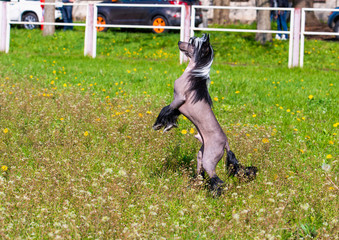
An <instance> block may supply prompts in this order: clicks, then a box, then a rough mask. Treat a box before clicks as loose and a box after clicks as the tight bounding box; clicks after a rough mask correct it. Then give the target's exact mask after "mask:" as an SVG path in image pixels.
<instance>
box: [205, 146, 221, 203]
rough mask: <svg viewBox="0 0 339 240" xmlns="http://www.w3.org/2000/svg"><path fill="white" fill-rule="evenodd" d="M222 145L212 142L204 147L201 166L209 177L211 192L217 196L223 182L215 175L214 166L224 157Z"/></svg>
mask: <svg viewBox="0 0 339 240" xmlns="http://www.w3.org/2000/svg"><path fill="white" fill-rule="evenodd" d="M224 146H225V145H224V144H223V142H222V141H216V140H215V141H214V142H212V143H206V144H205V145H204V154H203V157H202V166H203V168H204V170H205V171H206V173H207V174H208V176H209V177H210V187H211V191H212V192H214V194H216V195H217V196H219V195H220V194H221V192H222V190H223V184H224V182H223V181H222V180H221V179H220V178H219V177H218V175H217V173H216V166H217V164H218V162H219V161H220V159H221V158H222V156H223V155H224Z"/></svg>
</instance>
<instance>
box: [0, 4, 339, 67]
mask: <svg viewBox="0 0 339 240" xmlns="http://www.w3.org/2000/svg"><path fill="white" fill-rule="evenodd" d="M9 4H11V5H14V4H29V5H37V6H41V5H54V6H55V7H56V8H61V7H62V6H87V15H86V23H62V22H25V21H11V20H10V19H9V15H8V10H9V7H8V6H9ZM100 6H107V7H112V8H113V7H136V8H139V7H149V8H180V14H181V15H180V26H153V25H126V24H98V23H97V12H98V7H100ZM196 9H223V10H232V9H234V10H255V11H265V10H266V11H279V10H280V11H290V13H291V14H290V16H291V17H290V30H289V31H278V30H258V29H257V30H254V29H233V28H232V29H231V28H198V27H195V21H196V18H195V13H196ZM306 11H327V12H338V11H339V9H326V8H302V9H298V8H296V9H295V8H272V7H235V6H234V7H233V6H201V5H192V6H190V5H186V4H182V5H179V4H176V5H173V4H107V3H94V2H88V3H60V2H58V3H42V2H30V3H27V2H0V14H1V15H0V51H4V52H6V53H7V52H8V51H9V42H10V41H9V39H10V26H11V25H12V24H20V25H23V24H32V25H46V26H49V25H54V26H80V27H85V47H84V55H90V56H92V57H93V58H94V57H96V45H97V28H98V27H105V28H135V29H154V28H159V29H173V30H180V41H188V39H189V37H190V36H194V32H195V31H217V32H238V33H245V32H247V33H271V34H288V35H289V54H288V67H295V66H298V65H299V66H300V67H303V61H304V42H305V35H330V36H338V35H339V33H333V32H311V31H305V22H306V14H305V12H306ZM191 16H193V17H191ZM299 41H300V44H299ZM299 45H300V46H299ZM299 58H300V61H299ZM184 60H185V56H184V54H182V53H181V52H180V63H182V62H183V61H184Z"/></svg>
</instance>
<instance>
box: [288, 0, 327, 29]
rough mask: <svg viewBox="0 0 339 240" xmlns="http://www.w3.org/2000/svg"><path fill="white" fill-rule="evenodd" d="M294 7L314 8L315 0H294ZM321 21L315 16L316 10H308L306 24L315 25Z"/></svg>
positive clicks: (308, 25) (318, 24)
mask: <svg viewBox="0 0 339 240" xmlns="http://www.w3.org/2000/svg"><path fill="white" fill-rule="evenodd" d="M293 7H295V8H313V0H293ZM320 25H321V23H320V21H319V20H318V19H317V17H316V16H315V14H314V12H308V11H307V12H306V26H307V27H315V26H320Z"/></svg>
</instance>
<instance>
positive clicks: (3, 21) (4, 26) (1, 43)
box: [0, 2, 10, 53]
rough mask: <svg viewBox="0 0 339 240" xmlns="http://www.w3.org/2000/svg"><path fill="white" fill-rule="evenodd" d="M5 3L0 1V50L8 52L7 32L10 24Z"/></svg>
mask: <svg viewBox="0 0 339 240" xmlns="http://www.w3.org/2000/svg"><path fill="white" fill-rule="evenodd" d="M7 3H8V2H0V52H5V53H8V51H9V32H10V25H9V22H8V15H7V6H8V5H7Z"/></svg>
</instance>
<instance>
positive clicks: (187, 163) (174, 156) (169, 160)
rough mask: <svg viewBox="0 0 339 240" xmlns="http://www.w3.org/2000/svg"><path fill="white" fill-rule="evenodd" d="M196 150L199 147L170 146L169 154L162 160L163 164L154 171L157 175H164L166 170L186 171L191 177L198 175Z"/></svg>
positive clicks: (173, 171)
mask: <svg viewBox="0 0 339 240" xmlns="http://www.w3.org/2000/svg"><path fill="white" fill-rule="evenodd" d="M196 152H197V149H195V148H193V147H192V148H189V149H187V147H186V146H185V147H184V146H181V145H180V144H176V145H175V146H172V147H168V151H167V156H166V157H165V158H164V159H163V160H162V161H161V165H160V166H159V165H158V166H157V168H156V169H155V170H154V171H153V174H154V175H156V176H160V175H163V174H164V173H166V172H172V173H175V172H185V173H188V175H189V177H190V178H194V177H195V175H196V171H195V168H196V158H197V156H196Z"/></svg>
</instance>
